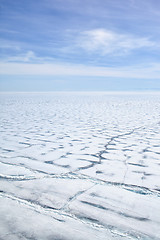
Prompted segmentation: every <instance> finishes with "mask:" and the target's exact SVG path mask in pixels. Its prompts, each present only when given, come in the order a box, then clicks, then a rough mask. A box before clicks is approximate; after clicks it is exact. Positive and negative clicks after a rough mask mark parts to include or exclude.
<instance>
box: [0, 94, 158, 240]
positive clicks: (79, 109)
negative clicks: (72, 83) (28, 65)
mask: <svg viewBox="0 0 160 240" xmlns="http://www.w3.org/2000/svg"><path fill="white" fill-rule="evenodd" d="M0 131H1V137H0V143H1V144H0V239H1V240H19V239H22V240H23V239H31V240H72V239H73V240H103V239H105V240H110V239H111V240H112V239H115V240H118V239H144V240H146V239H160V93H105V92H102V93H12V94H11V93H2V94H0Z"/></svg>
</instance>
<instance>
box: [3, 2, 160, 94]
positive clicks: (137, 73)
mask: <svg viewBox="0 0 160 240" xmlns="http://www.w3.org/2000/svg"><path fill="white" fill-rule="evenodd" d="M0 90H1V91H61V90H62V91H77V90H80V91H90V90H91V91H97V90H99V91H101V90H103V91H104V90H105V91H110V90H111V91H113V90H118V91H123V90H135V91H136V90H160V1H157V0H81V1H80V0H39V1H37V0H27V1H26V0H14V1H13V0H0Z"/></svg>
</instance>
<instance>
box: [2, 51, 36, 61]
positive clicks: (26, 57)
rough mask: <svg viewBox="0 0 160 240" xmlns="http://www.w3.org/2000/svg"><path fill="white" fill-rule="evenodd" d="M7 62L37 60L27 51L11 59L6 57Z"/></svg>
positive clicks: (32, 53) (31, 52)
mask: <svg viewBox="0 0 160 240" xmlns="http://www.w3.org/2000/svg"><path fill="white" fill-rule="evenodd" d="M6 60H7V62H30V61H33V60H38V59H37V57H36V55H35V54H34V52H33V51H28V52H26V53H23V54H19V55H17V56H13V57H7V59H6Z"/></svg>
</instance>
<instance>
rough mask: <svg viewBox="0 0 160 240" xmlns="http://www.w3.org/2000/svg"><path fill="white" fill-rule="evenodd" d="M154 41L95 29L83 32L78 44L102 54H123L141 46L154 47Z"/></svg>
mask: <svg viewBox="0 0 160 240" xmlns="http://www.w3.org/2000/svg"><path fill="white" fill-rule="evenodd" d="M154 45H155V43H154V42H152V41H150V40H149V39H148V38H138V37H134V36H130V35H125V34H118V33H115V32H112V31H108V30H105V29H94V30H89V31H84V32H81V34H80V36H79V39H78V41H77V46H78V47H80V48H82V49H84V50H85V51H87V52H91V53H93V52H96V53H99V54H101V55H107V54H114V55H121V54H126V53H129V52H130V51H132V50H135V49H140V48H148V47H153V46H154Z"/></svg>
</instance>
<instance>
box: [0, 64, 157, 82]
mask: <svg viewBox="0 0 160 240" xmlns="http://www.w3.org/2000/svg"><path fill="white" fill-rule="evenodd" d="M0 74H2V75H46V76H96V77H117V78H138V79H141V78H143V79H160V63H156V64H154V63H153V64H150V65H149V66H132V67H108V68H107V67H96V66H95V67H94V66H86V65H82V64H81V65H80V64H79V65H78V64H77V65H76V64H65V63H64V64H55V63H53V64H51V63H43V64H41V63H39V64H29V63H28V64H27V63H3V62H1V63H0Z"/></svg>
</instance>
